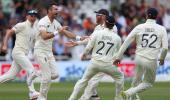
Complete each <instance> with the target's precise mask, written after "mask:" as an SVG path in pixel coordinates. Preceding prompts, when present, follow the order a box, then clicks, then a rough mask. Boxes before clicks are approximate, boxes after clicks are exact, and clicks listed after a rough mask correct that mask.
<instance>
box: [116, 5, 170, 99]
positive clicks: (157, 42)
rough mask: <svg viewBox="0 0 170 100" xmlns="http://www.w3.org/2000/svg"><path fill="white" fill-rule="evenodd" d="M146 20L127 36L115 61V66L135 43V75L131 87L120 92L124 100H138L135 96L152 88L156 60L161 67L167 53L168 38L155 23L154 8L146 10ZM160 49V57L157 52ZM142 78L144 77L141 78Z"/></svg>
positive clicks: (162, 29) (161, 27) (156, 13)
mask: <svg viewBox="0 0 170 100" xmlns="http://www.w3.org/2000/svg"><path fill="white" fill-rule="evenodd" d="M146 15H147V20H146V22H145V23H143V24H140V25H138V26H136V27H135V28H134V29H133V30H132V31H131V32H130V34H129V35H128V37H127V38H126V40H125V41H124V43H123V45H122V46H121V48H120V50H119V52H118V55H117V57H116V59H117V60H115V62H114V63H115V64H118V63H120V58H121V57H122V55H123V53H124V52H125V50H126V49H127V47H128V46H129V44H130V43H131V42H132V41H134V40H135V42H136V44H137V45H136V58H135V62H136V73H135V77H134V80H133V82H132V87H131V88H130V89H128V90H126V91H123V92H122V96H123V98H124V100H129V99H130V97H132V98H131V99H132V100H139V98H136V97H138V96H137V95H136V94H137V93H140V92H143V91H145V90H147V89H148V88H151V87H152V84H153V83H154V81H155V76H156V69H157V60H159V61H160V62H159V64H160V65H163V64H164V60H165V57H166V54H167V51H168V38H167V32H166V29H165V27H163V26H161V25H158V24H157V23H156V18H157V15H158V11H157V10H156V9H155V8H149V9H148V10H147V13H146ZM160 49H162V52H161V54H160V57H158V54H159V51H160ZM143 76H144V77H143Z"/></svg>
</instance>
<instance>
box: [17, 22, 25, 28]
mask: <svg viewBox="0 0 170 100" xmlns="http://www.w3.org/2000/svg"><path fill="white" fill-rule="evenodd" d="M25 25H26V22H19V23H17V24H16V25H15V26H14V27H20V28H24V27H25Z"/></svg>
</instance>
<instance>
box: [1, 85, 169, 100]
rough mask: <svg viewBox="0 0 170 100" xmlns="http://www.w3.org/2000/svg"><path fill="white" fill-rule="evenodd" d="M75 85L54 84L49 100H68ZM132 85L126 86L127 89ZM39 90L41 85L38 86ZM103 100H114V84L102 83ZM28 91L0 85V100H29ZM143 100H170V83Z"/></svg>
mask: <svg viewBox="0 0 170 100" xmlns="http://www.w3.org/2000/svg"><path fill="white" fill-rule="evenodd" d="M74 84H75V83H53V84H52V86H51V89H50V91H49V94H48V100H68V97H69V95H70V94H71V92H72V89H73V87H74ZM129 87H130V84H129V83H126V84H125V89H127V88H129ZM36 88H37V89H38V88H39V84H36ZM98 91H99V95H100V96H101V100H114V99H113V97H114V84H112V83H101V84H100V85H99V88H98ZM27 94H28V89H27V87H26V84H25V83H4V84H0V100H28V95H27ZM140 96H141V100H170V82H167V83H155V84H154V86H153V88H151V89H149V90H147V91H145V92H143V93H141V94H140Z"/></svg>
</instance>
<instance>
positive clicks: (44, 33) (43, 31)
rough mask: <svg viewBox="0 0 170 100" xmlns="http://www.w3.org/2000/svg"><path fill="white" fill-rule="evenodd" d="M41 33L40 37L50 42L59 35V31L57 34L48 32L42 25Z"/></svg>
mask: <svg viewBox="0 0 170 100" xmlns="http://www.w3.org/2000/svg"><path fill="white" fill-rule="evenodd" d="M39 31H40V36H41V37H42V38H43V39H44V40H48V39H51V38H53V37H54V36H55V35H56V34H58V31H55V32H47V29H46V26H45V25H40V26H39Z"/></svg>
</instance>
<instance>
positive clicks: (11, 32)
mask: <svg viewBox="0 0 170 100" xmlns="http://www.w3.org/2000/svg"><path fill="white" fill-rule="evenodd" d="M14 33H15V31H14V30H13V29H10V30H7V32H6V35H5V37H4V40H3V46H2V51H3V52H7V46H8V40H9V38H10V37H11V36H12V35H13V34H14Z"/></svg>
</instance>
